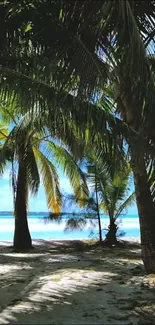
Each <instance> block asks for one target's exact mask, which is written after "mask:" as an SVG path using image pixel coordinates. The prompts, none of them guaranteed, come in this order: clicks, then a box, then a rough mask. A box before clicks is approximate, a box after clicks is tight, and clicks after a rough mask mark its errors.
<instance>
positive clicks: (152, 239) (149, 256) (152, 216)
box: [131, 146, 155, 273]
mask: <svg viewBox="0 0 155 325" xmlns="http://www.w3.org/2000/svg"><path fill="white" fill-rule="evenodd" d="M131 156H132V157H131V158H132V170H133V173H134V184H135V193H136V201H137V207H138V214H139V222H140V234H141V246H142V259H143V263H144V266H145V270H146V272H147V273H155V205H154V203H153V200H152V196H151V192H150V186H149V184H148V178H147V173H146V166H145V161H144V158H143V157H141V156H140V155H139V156H138V155H137V150H136V148H135V151H134V148H133V146H132V153H131ZM137 156H138V157H137Z"/></svg>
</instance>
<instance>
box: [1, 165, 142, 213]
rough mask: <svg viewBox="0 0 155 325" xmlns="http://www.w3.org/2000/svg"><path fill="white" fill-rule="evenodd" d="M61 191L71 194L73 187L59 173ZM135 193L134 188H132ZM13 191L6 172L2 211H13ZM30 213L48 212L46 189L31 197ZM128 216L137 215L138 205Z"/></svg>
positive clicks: (129, 211)
mask: <svg viewBox="0 0 155 325" xmlns="http://www.w3.org/2000/svg"><path fill="white" fill-rule="evenodd" d="M59 177H60V186H61V190H62V191H63V192H65V193H71V186H70V183H69V181H68V179H67V178H66V176H65V174H63V173H62V172H61V171H60V172H59ZM131 191H133V187H132V188H131ZM12 210H13V202H12V190H11V186H10V181H9V170H6V172H5V173H4V175H3V176H2V177H1V178H0V211H12ZM29 211H36V212H40V211H44V212H45V211H48V209H47V204H46V197H45V193H44V188H43V186H42V185H41V186H40V190H39V193H38V195H37V197H30V200H29ZM127 214H128V215H130V214H137V208H136V204H134V205H133V206H132V207H130V208H128V211H127Z"/></svg>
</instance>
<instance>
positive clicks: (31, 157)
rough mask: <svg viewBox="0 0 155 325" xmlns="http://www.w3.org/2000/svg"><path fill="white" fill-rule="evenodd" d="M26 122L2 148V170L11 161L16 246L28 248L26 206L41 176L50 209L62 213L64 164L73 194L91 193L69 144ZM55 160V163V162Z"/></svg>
mask: <svg viewBox="0 0 155 325" xmlns="http://www.w3.org/2000/svg"><path fill="white" fill-rule="evenodd" d="M22 124H23V121H22V122H21V123H18V124H17V125H15V127H14V128H13V129H12V131H11V132H10V134H9V135H8V136H7V138H6V141H5V143H4V145H3V146H2V147H1V148H0V159H1V166H0V167H1V173H2V172H3V171H4V168H5V165H6V164H7V162H10V164H11V170H12V187H13V193H14V214H15V233H14V247H15V248H16V249H25V248H31V247H32V240H31V236H30V232H29V228H28V220H27V209H28V195H29V191H30V192H31V193H32V194H33V195H36V194H37V192H38V189H39V185H40V178H41V179H42V183H43V186H44V188H45V193H46V198H47V205H48V208H49V209H50V210H51V211H52V212H54V213H59V212H60V210H61V203H62V198H61V193H60V186H59V176H58V173H57V169H56V166H58V165H61V167H62V168H63V170H64V172H65V173H66V175H67V176H69V177H70V182H71V185H72V187H73V190H74V193H75V195H76V196H77V197H79V198H80V196H81V195H82V196H83V195H86V196H87V195H88V189H87V185H86V182H85V179H84V177H83V175H82V173H80V172H79V171H80V170H79V169H78V166H77V164H76V162H75V160H74V158H73V156H72V155H71V153H70V152H69V151H68V150H67V148H66V147H64V146H62V145H60V143H59V144H58V141H57V142H56V141H55V140H52V138H51V136H50V135H49V134H46V135H45V134H44V133H42V132H41V131H40V132H38V131H37V130H36V131H35V129H34V128H33V127H32V124H31V125H30V127H28V126H27V125H26V128H25V123H24V124H23V125H24V126H22ZM52 160H53V162H52Z"/></svg>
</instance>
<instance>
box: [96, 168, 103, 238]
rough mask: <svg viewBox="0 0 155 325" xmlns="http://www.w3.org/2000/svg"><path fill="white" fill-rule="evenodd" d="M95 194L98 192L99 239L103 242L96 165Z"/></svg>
mask: <svg viewBox="0 0 155 325" xmlns="http://www.w3.org/2000/svg"><path fill="white" fill-rule="evenodd" d="M95 194H96V210H97V219H98V228H99V241H100V243H102V226H101V218H100V210H99V204H98V193H97V172H96V166H95Z"/></svg>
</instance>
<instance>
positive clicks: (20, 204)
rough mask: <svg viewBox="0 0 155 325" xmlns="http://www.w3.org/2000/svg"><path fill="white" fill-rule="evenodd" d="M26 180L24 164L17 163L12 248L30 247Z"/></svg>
mask: <svg viewBox="0 0 155 325" xmlns="http://www.w3.org/2000/svg"><path fill="white" fill-rule="evenodd" d="M26 202H27V181H26V169H25V166H24V164H22V163H19V169H18V180H17V193H16V202H15V233H14V248H15V249H17V250H20V249H30V248H32V240H31V236H30V232H29V227H28V220H27V207H26Z"/></svg>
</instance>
